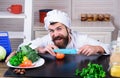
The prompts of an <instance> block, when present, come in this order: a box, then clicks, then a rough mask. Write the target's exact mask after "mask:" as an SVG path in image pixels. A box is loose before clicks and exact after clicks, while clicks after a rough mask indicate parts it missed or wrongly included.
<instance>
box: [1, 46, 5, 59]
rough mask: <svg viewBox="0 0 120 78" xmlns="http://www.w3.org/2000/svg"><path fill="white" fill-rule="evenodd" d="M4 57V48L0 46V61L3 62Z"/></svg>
mask: <svg viewBox="0 0 120 78" xmlns="http://www.w3.org/2000/svg"><path fill="white" fill-rule="evenodd" d="M5 57H6V50H5V48H4V47H2V46H0V61H1V60H4V59H5Z"/></svg>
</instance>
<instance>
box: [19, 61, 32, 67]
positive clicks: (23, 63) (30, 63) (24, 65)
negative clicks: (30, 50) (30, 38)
mask: <svg viewBox="0 0 120 78" xmlns="http://www.w3.org/2000/svg"><path fill="white" fill-rule="evenodd" d="M19 66H20V67H29V66H32V61H31V60H29V59H27V60H24V61H23V62H22V63H21V64H20V65H19Z"/></svg>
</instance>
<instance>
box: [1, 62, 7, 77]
mask: <svg viewBox="0 0 120 78" xmlns="http://www.w3.org/2000/svg"><path fill="white" fill-rule="evenodd" d="M6 70H8V67H7V66H6V64H5V62H4V61H1V62H0V77H3V76H4V73H5V72H6Z"/></svg>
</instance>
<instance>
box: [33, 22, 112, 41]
mask: <svg viewBox="0 0 120 78" xmlns="http://www.w3.org/2000/svg"><path fill="white" fill-rule="evenodd" d="M71 29H72V30H75V31H79V32H81V33H84V34H88V36H90V37H92V38H94V39H96V40H98V41H101V42H104V43H110V42H111V40H112V31H114V26H113V24H112V23H111V22H81V21H80V20H72V26H71ZM34 33H35V38H37V37H42V36H43V35H45V34H47V31H46V30H45V29H44V27H43V26H39V25H35V27H34Z"/></svg>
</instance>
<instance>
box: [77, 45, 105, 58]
mask: <svg viewBox="0 0 120 78" xmlns="http://www.w3.org/2000/svg"><path fill="white" fill-rule="evenodd" d="M97 53H101V54H103V53H104V49H103V48H102V47H101V46H92V45H84V46H82V47H81V48H79V50H78V54H83V55H87V56H90V55H93V54H97Z"/></svg>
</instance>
